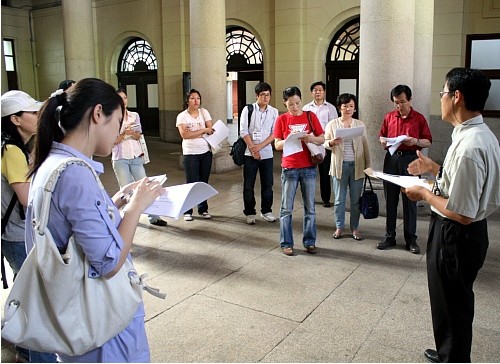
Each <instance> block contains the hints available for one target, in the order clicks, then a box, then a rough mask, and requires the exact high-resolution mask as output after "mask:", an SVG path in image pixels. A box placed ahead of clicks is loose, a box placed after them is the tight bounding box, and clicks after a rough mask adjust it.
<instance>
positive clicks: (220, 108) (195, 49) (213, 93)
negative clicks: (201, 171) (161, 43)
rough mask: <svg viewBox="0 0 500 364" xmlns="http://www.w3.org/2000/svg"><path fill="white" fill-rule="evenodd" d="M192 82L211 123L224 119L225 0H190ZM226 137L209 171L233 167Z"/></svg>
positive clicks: (225, 112) (225, 111)
mask: <svg viewBox="0 0 500 364" xmlns="http://www.w3.org/2000/svg"><path fill="white" fill-rule="evenodd" d="M189 12H190V16H189V19H190V21H189V23H190V26H189V29H190V35H189V37H190V47H191V86H192V87H193V88H195V89H197V90H198V91H200V93H201V96H202V104H203V106H204V107H205V108H206V109H207V110H208V111H209V112H210V115H211V116H212V119H213V121H214V123H215V122H216V121H217V120H222V121H223V122H224V123H227V116H226V114H227V109H226V103H227V101H226V100H227V96H226V92H227V87H226V5H225V1H224V0H190V2H189ZM235 167H236V166H235V165H234V163H233V161H232V158H231V157H230V156H229V144H228V143H227V140H226V141H225V142H224V145H223V146H222V148H221V149H218V150H216V151H215V153H214V163H213V168H212V171H213V172H215V173H219V172H223V171H225V170H229V169H234V168H235Z"/></svg>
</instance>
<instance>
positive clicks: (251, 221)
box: [247, 215, 255, 225]
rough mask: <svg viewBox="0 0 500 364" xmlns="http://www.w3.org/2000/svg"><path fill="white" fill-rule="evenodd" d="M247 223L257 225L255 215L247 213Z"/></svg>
mask: <svg viewBox="0 0 500 364" xmlns="http://www.w3.org/2000/svg"><path fill="white" fill-rule="evenodd" d="M247 224H248V225H255V215H247Z"/></svg>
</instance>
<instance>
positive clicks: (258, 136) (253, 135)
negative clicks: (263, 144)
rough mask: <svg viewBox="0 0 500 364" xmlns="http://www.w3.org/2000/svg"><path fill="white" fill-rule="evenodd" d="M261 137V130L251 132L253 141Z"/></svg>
mask: <svg viewBox="0 0 500 364" xmlns="http://www.w3.org/2000/svg"><path fill="white" fill-rule="evenodd" d="M261 139H262V132H261V131H254V132H253V134H252V140H253V141H254V142H255V141H259V142H260V140H261Z"/></svg>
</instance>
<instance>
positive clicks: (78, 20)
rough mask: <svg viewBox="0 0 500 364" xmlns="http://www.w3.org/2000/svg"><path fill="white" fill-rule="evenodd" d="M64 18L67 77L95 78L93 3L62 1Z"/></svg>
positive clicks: (73, 78) (85, 0)
mask: <svg viewBox="0 0 500 364" xmlns="http://www.w3.org/2000/svg"><path fill="white" fill-rule="evenodd" d="M62 18H63V19H62V20H63V36H64V61H65V66H66V77H67V78H68V79H72V80H75V81H78V80H80V79H82V78H85V77H95V76H96V68H95V52H94V30H93V21H92V1H89V0H62Z"/></svg>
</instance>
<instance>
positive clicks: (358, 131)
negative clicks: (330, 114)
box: [334, 126, 365, 139]
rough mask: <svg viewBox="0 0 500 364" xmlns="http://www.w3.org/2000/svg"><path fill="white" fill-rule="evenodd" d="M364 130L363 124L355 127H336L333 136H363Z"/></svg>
mask: <svg viewBox="0 0 500 364" xmlns="http://www.w3.org/2000/svg"><path fill="white" fill-rule="evenodd" d="M364 131H365V127H364V126H358V127H356V128H342V129H336V130H335V137H334V138H342V139H346V138H356V137H360V136H363V133H364Z"/></svg>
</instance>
